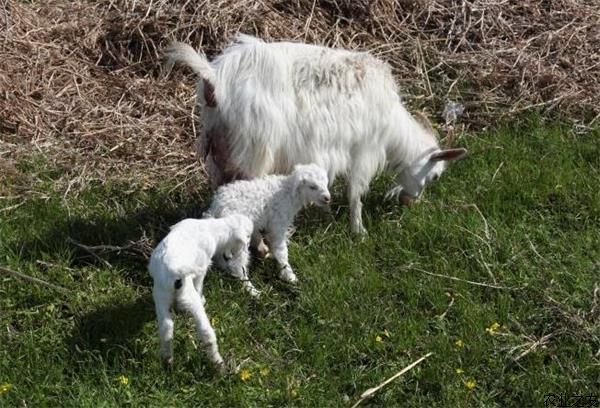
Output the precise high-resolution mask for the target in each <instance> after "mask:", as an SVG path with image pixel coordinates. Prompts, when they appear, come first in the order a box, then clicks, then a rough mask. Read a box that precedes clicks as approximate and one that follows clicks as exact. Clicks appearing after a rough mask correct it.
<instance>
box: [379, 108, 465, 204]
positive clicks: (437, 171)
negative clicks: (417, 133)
mask: <svg viewBox="0 0 600 408" xmlns="http://www.w3.org/2000/svg"><path fill="white" fill-rule="evenodd" d="M415 119H416V120H417V122H418V123H419V124H420V125H421V127H422V128H423V130H424V131H425V132H426V133H427V135H428V136H429V137H431V138H434V139H436V144H437V132H436V131H435V129H434V128H433V126H432V125H431V122H429V120H428V119H427V117H426V116H425V115H423V114H421V113H417V114H415ZM466 154H467V149H464V148H456V149H440V148H438V147H434V148H431V149H429V150H426V151H425V152H423V153H422V154H421V155H420V156H419V157H417V159H416V160H414V161H413V162H412V163H410V164H409V165H408V166H406V167H403V168H400V169H399V172H398V176H397V181H398V184H397V185H396V186H395V187H394V188H392V189H391V190H390V191H388V193H387V194H386V197H389V196H397V197H398V198H399V200H400V201H401V202H402V203H403V204H406V205H410V204H412V203H414V202H415V201H416V200H417V199H418V198H419V196H420V195H421V193H422V192H423V189H424V188H425V186H426V185H427V184H428V183H430V182H432V181H436V180H437V179H439V178H440V176H441V175H442V173H443V172H444V170H445V169H446V167H447V166H448V162H450V161H453V160H458V159H461V158H463V157H464V156H465V155H466Z"/></svg>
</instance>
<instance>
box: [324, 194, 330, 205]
mask: <svg viewBox="0 0 600 408" xmlns="http://www.w3.org/2000/svg"><path fill="white" fill-rule="evenodd" d="M323 201H324V202H326V203H327V204H329V202H330V201H331V196H330V195H324V196H323Z"/></svg>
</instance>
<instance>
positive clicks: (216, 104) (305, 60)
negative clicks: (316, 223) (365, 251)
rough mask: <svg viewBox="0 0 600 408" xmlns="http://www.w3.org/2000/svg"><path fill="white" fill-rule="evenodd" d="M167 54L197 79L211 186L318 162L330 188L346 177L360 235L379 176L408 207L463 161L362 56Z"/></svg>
mask: <svg viewBox="0 0 600 408" xmlns="http://www.w3.org/2000/svg"><path fill="white" fill-rule="evenodd" d="M167 55H168V56H169V60H170V62H171V63H173V62H182V63H185V64H186V65H188V66H189V67H191V68H192V70H193V71H194V72H195V73H196V74H198V75H199V76H200V78H201V80H200V81H198V85H197V102H198V104H199V105H203V106H206V110H205V112H204V114H203V119H204V123H203V136H202V143H200V144H199V146H200V153H201V154H203V156H204V158H205V159H206V161H207V165H208V168H209V172H210V173H211V179H212V181H213V185H220V184H222V183H224V182H227V181H230V180H232V179H236V178H252V177H258V176H262V175H265V174H271V173H282V174H283V173H289V172H290V171H291V170H292V169H293V167H294V165H296V164H303V163H316V164H318V165H319V166H321V167H323V168H324V169H326V171H327V173H328V176H329V182H330V183H332V182H333V180H334V179H335V177H336V176H337V175H343V176H344V177H345V178H346V180H347V183H348V196H349V201H350V210H351V214H350V215H351V225H352V229H353V231H354V232H357V233H364V232H365V229H364V227H363V223H362V215H361V211H362V203H361V196H362V195H363V194H364V193H366V192H367V191H368V188H369V183H370V181H371V179H372V178H373V177H374V176H375V175H376V174H377V172H378V171H381V170H384V169H386V168H388V169H390V170H392V171H393V172H395V173H396V174H397V182H398V184H397V185H396V186H395V187H394V188H392V189H391V190H390V192H389V194H391V195H397V196H399V197H400V198H401V200H402V201H404V202H410V201H412V200H414V199H416V198H418V196H419V195H420V194H421V192H422V190H423V188H424V186H425V184H426V183H427V182H429V181H431V180H435V179H437V178H438V177H439V176H440V175H441V174H442V172H443V171H444V169H445V168H446V163H447V162H448V161H450V160H455V159H458V158H460V157H463V156H464V155H465V154H466V150H465V149H462V148H459V149H446V150H442V149H441V148H440V146H439V143H438V141H437V139H436V137H435V134H434V131H433V129H431V127H430V126H428V125H424V124H423V123H421V122H419V121H417V120H416V119H415V118H413V117H412V116H411V115H410V114H409V113H408V111H407V110H406V109H405V107H404V106H403V105H402V102H401V101H400V97H399V95H398V89H397V87H396V84H395V82H394V79H393V77H392V73H391V69H390V66H389V65H388V64H386V63H384V62H382V61H380V60H378V59H377V58H375V57H373V56H372V55H370V54H368V53H366V52H356V51H348V50H343V49H332V48H326V47H322V46H317V45H309V44H301V43H290V42H275V43H266V42H263V41H261V40H259V39H256V38H254V37H250V36H246V35H239V36H238V37H237V38H236V42H235V43H234V44H232V45H231V46H230V47H228V48H227V49H225V50H224V51H223V53H222V54H220V55H219V56H217V57H216V58H215V59H214V60H213V61H212V62H211V63H209V62H208V60H207V59H206V57H205V56H203V55H201V54H198V53H197V52H196V51H194V49H193V48H192V47H190V46H189V45H186V44H182V43H174V44H172V45H171V47H170V49H169V50H167Z"/></svg>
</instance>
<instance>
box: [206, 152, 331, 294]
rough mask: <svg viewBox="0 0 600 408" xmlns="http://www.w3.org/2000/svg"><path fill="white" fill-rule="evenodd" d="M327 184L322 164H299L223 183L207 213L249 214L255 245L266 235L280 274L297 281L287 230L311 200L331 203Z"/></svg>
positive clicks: (290, 280)
mask: <svg viewBox="0 0 600 408" xmlns="http://www.w3.org/2000/svg"><path fill="white" fill-rule="evenodd" d="M327 184H328V179H327V173H326V172H325V170H323V169H322V168H320V167H319V166H317V165H315V164H307V165H297V166H295V167H294V171H293V172H292V173H291V174H290V175H287V176H283V175H270V176H264V177H262V178H257V179H254V180H240V181H235V182H233V183H230V184H227V185H224V186H221V187H220V188H219V189H218V190H217V192H216V194H215V196H214V198H213V201H212V203H211V206H210V208H209V209H208V210H207V211H206V212H205V214H204V215H205V216H209V217H222V216H225V215H228V214H232V213H240V214H244V215H247V216H248V217H249V218H250V219H251V220H252V223H253V225H254V230H253V233H252V239H251V245H252V246H254V247H260V246H261V245H262V238H263V237H264V239H265V241H266V242H267V243H268V245H269V249H270V251H271V253H272V255H273V257H274V258H275V260H276V261H277V263H278V265H279V268H280V271H279V277H280V278H281V279H282V280H284V281H286V282H290V283H294V282H296V280H297V278H296V275H295V274H294V271H293V270H292V268H291V266H290V264H289V262H288V247H287V231H288V228H289V227H291V225H292V223H293V221H294V217H295V216H296V214H297V213H298V212H299V211H300V210H301V209H302V208H303V207H305V206H307V205H309V204H311V203H315V204H316V205H318V206H321V207H323V206H327V205H328V204H329V203H330V202H331V194H330V193H329V190H328V188H327ZM217 259H218V258H217ZM250 287H251V284H249V285H248V286H247V288H250ZM251 293H252V294H258V292H252V291H251Z"/></svg>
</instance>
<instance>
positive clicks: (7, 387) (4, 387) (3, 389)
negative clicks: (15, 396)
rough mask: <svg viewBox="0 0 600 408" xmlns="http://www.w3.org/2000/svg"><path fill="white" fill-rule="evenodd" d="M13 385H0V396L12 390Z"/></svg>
mask: <svg viewBox="0 0 600 408" xmlns="http://www.w3.org/2000/svg"><path fill="white" fill-rule="evenodd" d="M12 387H13V385H12V384H9V383H5V384H0V395H2V394H4V393H5V392H8V391H10V390H11V389H12Z"/></svg>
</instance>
